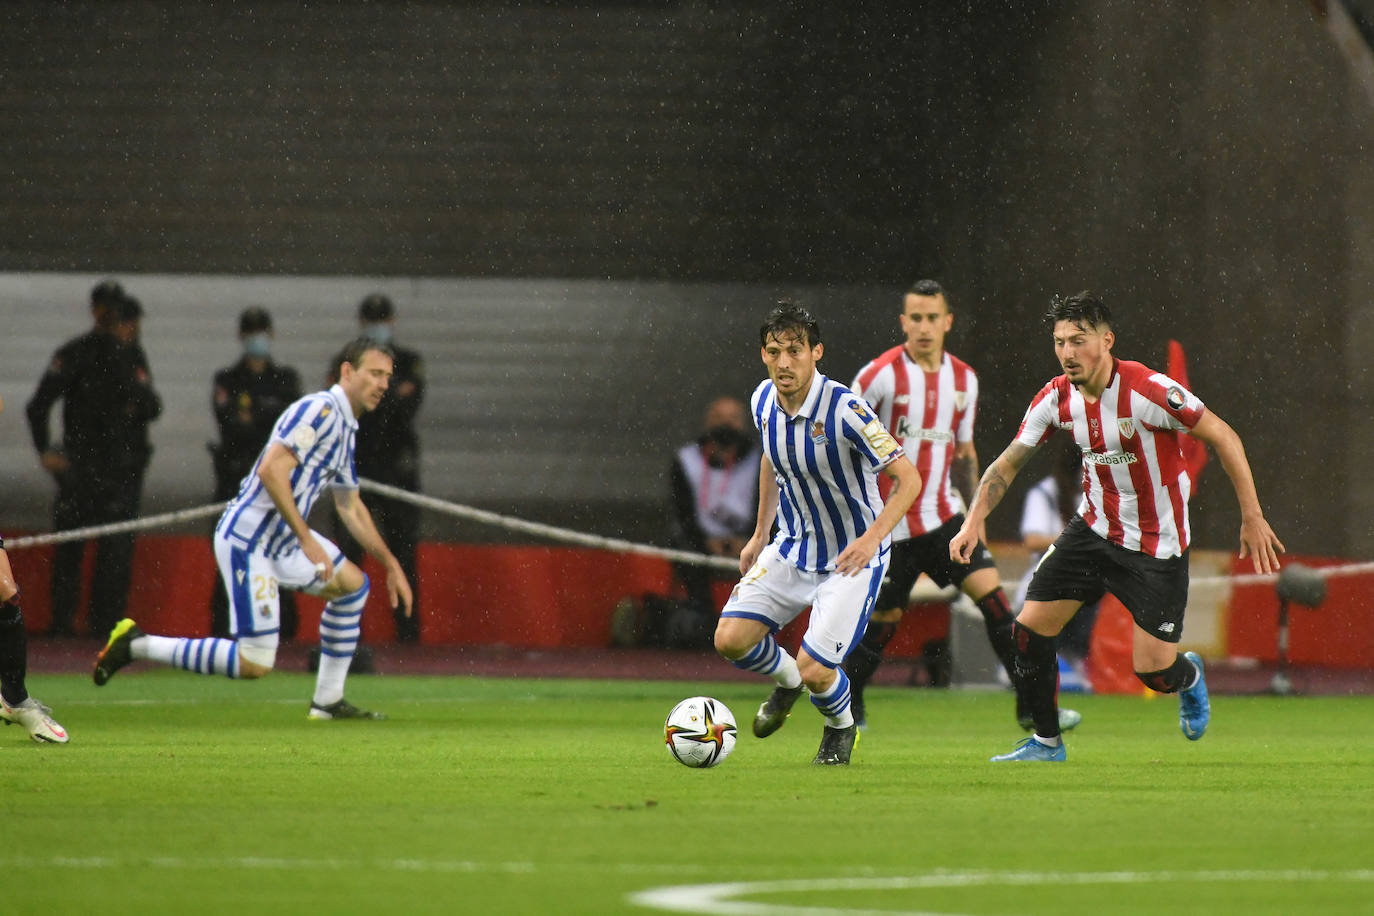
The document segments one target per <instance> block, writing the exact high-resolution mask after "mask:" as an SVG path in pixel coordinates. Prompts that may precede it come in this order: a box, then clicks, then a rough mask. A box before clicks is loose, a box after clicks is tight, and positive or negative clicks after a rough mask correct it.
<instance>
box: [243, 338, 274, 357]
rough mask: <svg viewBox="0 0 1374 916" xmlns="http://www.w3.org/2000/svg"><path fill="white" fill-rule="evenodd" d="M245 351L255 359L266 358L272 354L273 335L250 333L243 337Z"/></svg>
mask: <svg viewBox="0 0 1374 916" xmlns="http://www.w3.org/2000/svg"><path fill="white" fill-rule="evenodd" d="M243 352H244V354H245V355H247V356H251V357H254V358H255V359H266V358H267V357H269V356H271V355H272V335H271V334H249V335H248V336H247V337H245V338H243Z"/></svg>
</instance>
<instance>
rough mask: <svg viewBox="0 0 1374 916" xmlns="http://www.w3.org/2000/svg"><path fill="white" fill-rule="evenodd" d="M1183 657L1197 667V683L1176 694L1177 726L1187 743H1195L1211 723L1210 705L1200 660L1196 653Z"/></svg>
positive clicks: (1185, 654) (1205, 678)
mask: <svg viewBox="0 0 1374 916" xmlns="http://www.w3.org/2000/svg"><path fill="white" fill-rule="evenodd" d="M1183 657H1184V658H1186V659H1188V661H1190V662H1192V663H1193V664H1194V665H1197V683H1196V684H1194V685H1193V686H1191V687H1189V688H1188V689H1187V690H1180V691H1179V692H1178V724H1179V726H1180V727H1181V728H1182V729H1183V734H1184V736H1186V737H1187V739H1188V740H1189V741H1196V740H1197V739H1199V738H1201V737H1202V736H1203V735H1204V734H1206V732H1207V723H1208V722H1211V721H1212V704H1211V703H1209V702H1208V700H1207V676H1206V675H1204V674H1203V673H1202V659H1201V658H1200V657H1198V654H1197V653H1196V652H1184V653H1183Z"/></svg>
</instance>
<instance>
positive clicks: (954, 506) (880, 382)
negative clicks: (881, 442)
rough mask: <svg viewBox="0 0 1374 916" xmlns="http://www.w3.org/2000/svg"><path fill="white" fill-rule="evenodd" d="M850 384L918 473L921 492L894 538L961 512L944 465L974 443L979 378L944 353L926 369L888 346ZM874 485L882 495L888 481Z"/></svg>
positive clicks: (927, 528)
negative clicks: (961, 448)
mask: <svg viewBox="0 0 1374 916" xmlns="http://www.w3.org/2000/svg"><path fill="white" fill-rule="evenodd" d="M850 387H852V388H853V389H854V390H855V391H857V392H858V393H859V394H861V395H863V396H864V399H865V400H867V401H868V403H870V404H872V405H873V409H874V410H876V411H877V412H878V419H879V420H881V421H882V422H883V425H884V426H886V427H887V428H888V429H889V430H891V431H892V435H893V436H894V437H895V438H896V439H897V441H898V442H900V443H901V444H902V447H903V448H904V449H905V450H906V454H907V457H908V458H910V459H911V463H912V464H914V465H916V470H917V471H918V472H919V473H920V475H921V495H920V496H918V497H916V501H915V502H914V503H912V504H911V508H910V509H908V510H907V513H906V517H905V518H903V519H902V520H901V521H900V522H898V523H897V527H896V528H895V529H893V531H892V538H893V540H897V541H904V540H906V539H907V538H911V537H916V536H917V535H921V534H926V533H927V532H930V531H934V530H935V529H936V528H939V527H940V526H941V525H943V524H944V523H945V522H947V521H949V520H950V519H951V518H953V517H954V516H955V515H957V514H958V513H960V512H963V511H964V504H963V501H962V500H961V499H960V498H959V497H958V495H956V493H955V492H954V490H953V489H951V487H950V481H949V469H950V465H952V464H953V463H954V451H955V446H956V445H957V444H958V443H960V442H972V441H973V421H974V417H975V415H976V414H977V412H978V376H977V375H975V374H974V372H973V369H972V368H971V367H970V366H969V364H968V363H966V362H964V361H963V360H961V359H959V358H958V357H956V356H953V355H951V354H949V353H945V354H943V355H942V356H941V358H940V367H939V368H938V369H936V370H935V371H934V372H927V371H925V370H924V369H922V368H921V367H920V366H918V365H917V364H916V362H915V361H914V360H913V359H912V358H911V357H910V356H908V355H907V352H906V348H905V347H900V346H899V347H893V348H892V349H891V350H888V351H887V352H886V353H884V354H882V355H881V356H879V357H878V358H877V359H875V360H873V361H872V362H871V363H869V364H868V365H866V366H864V367H863V368H862V369H860V370H859V374H858V375H857V376H855V378H854V384H853V385H852V386H850ZM878 486H879V488H880V492H881V493H882V495H883V497H884V498H886V497H887V494H888V492H889V491H890V490H891V489H892V481H891V480H889V479H888V478H887V477H881V478H879V479H878Z"/></svg>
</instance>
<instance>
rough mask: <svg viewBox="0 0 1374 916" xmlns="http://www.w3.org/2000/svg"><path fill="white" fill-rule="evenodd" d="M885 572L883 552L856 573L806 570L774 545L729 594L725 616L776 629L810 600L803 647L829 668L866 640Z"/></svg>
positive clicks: (723, 613)
mask: <svg viewBox="0 0 1374 916" xmlns="http://www.w3.org/2000/svg"><path fill="white" fill-rule="evenodd" d="M886 571H887V556H886V555H884V556H883V558H882V561H881V562H880V563H879V564H878V565H876V566H870V567H868V568H867V569H863V570H860V572H859V574H858V575H856V576H842V575H840V574H839V573H833V572H822V573H813V572H803V571H802V570H800V569H798V568H797V567H796V566H794V565H793V564H792V563H790V562H788V561H787V560H785V559H783V557H782V555H781V554H780V553H778V551H777V548H776V547H774V546H773V545H772V544H769V545H768V546H767V547H765V548H763V552H762V553H761V554H759V558H758V560H757V561H756V562H755V563H754V565H753V566H751V567H750V568H749V571H748V572H747V573H745V574H744V576H743V577H741V579H740V580H739V584H737V585H736V586H735V589H734V591H732V592H731V593H730V600H729V601H727V602H725V607H724V608H723V609H722V610H721V612H720V616H722V617H743V618H745V619H747V620H757V621H759V622H760V623H764V624H767V625H768V629H769V630H770V631H772V632H774V633H776V632H778V630H780V629H782V628H783V627H784V626H786V625H787V624H789V623H791V622H792V621H793V620H794V619H796V617H797V616H798V615H799V614H801V612H802V611H804V610H806V608H807V606H808V605H810V607H811V619H810V621H809V623H808V624H807V627H806V633H805V634H803V635H802V648H804V649H806V653H807V654H808V655H810V656H811V657H812V658H814V659H815V660H816V661H818V662H820V663H821V664H823V665H825V666H826V667H828V668H838V667H839V666H840V664H841V663H842V662H843V661H844V659H845V656H847V655H848V654H849V652H850V650H851V649H853V648H854V646H856V645H858V644H859V640H861V639H863V635H864V630H865V629H867V627H868V617H869V615H870V614H872V613H873V605H874V603H875V602H876V601H877V598H878V589H879V588H880V587H881V586H882V584H883V573H885V572H886Z"/></svg>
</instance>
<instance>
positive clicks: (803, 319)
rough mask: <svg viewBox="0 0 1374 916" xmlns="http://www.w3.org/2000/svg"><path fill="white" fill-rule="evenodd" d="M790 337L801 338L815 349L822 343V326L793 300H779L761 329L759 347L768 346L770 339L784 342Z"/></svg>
mask: <svg viewBox="0 0 1374 916" xmlns="http://www.w3.org/2000/svg"><path fill="white" fill-rule="evenodd" d="M789 335H795V336H797V337H800V338H802V339H803V340H805V341H806V342H807V344H808V345H810V346H813V347H814V346H815V345H816V344H818V343H820V342H821V326H820V324H819V323H817V321H816V319H815V317H813V316H812V314H811V313H810V312H808V311H807V310H806V309H804V308H802V307H801V306H800V305H798V304H797V303H795V302H793V301H792V300H791V299H779V300H778V304H777V305H776V306H774V307H773V311H771V312H769V313H768V317H767V318H765V319H764V321H763V325H762V326H761V327H760V328H759V346H761V347H766V346H768V338H770V337H776V338H777V339H778V340H782V338H783V337H784V336H789Z"/></svg>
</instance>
